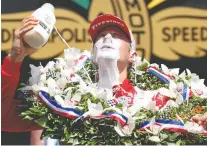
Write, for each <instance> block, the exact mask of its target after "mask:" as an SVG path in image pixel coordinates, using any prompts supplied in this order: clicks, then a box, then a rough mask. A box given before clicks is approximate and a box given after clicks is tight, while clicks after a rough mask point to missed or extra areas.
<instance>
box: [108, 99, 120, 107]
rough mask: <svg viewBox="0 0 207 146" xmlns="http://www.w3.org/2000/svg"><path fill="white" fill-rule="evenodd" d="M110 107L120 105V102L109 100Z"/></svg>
mask: <svg viewBox="0 0 207 146" xmlns="http://www.w3.org/2000/svg"><path fill="white" fill-rule="evenodd" d="M106 103H107V104H108V105H109V106H115V105H116V104H118V103H119V102H118V100H117V99H111V100H108V101H107V102H106Z"/></svg>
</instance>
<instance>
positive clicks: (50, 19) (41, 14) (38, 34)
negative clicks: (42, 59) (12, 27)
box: [23, 3, 56, 48]
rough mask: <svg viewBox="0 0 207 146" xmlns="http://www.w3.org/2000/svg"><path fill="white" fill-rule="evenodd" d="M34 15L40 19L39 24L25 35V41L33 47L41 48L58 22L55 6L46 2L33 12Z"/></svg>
mask: <svg viewBox="0 0 207 146" xmlns="http://www.w3.org/2000/svg"><path fill="white" fill-rule="evenodd" d="M32 16H34V17H35V18H36V19H38V20H39V24H38V25H36V26H35V27H34V28H33V29H32V30H30V31H28V32H27V33H26V34H25V35H24V36H23V39H24V41H25V42H26V43H27V44H28V45H29V46H31V47H32V48H41V47H42V46H43V45H44V44H45V43H46V42H47V41H48V39H49V36H50V34H51V32H52V30H53V27H54V25H55V22H56V18H55V15H54V6H53V5H52V4H49V3H45V4H44V5H42V7H40V8H39V9H37V10H36V11H34V12H33V14H32Z"/></svg>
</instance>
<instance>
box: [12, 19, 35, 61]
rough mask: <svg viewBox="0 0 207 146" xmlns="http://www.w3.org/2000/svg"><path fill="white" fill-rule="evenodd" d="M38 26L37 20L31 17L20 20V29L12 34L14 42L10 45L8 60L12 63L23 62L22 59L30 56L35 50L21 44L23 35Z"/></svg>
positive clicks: (23, 43)
mask: <svg viewBox="0 0 207 146" xmlns="http://www.w3.org/2000/svg"><path fill="white" fill-rule="evenodd" d="M37 24H38V20H37V19H35V18H34V17H33V16H28V17H26V18H24V19H23V20H22V24H21V26H20V28H18V29H17V30H16V31H15V33H14V41H13V43H12V48H11V52H10V54H9V55H8V57H9V59H10V60H12V61H14V62H21V61H23V59H24V57H25V56H27V55H30V54H32V53H33V52H35V51H36V50H37V49H35V48H31V47H30V46H28V45H26V44H25V42H23V39H22V38H23V35H24V34H25V33H27V32H28V31H30V30H31V29H33V28H34V27H35V26H36V25H37Z"/></svg>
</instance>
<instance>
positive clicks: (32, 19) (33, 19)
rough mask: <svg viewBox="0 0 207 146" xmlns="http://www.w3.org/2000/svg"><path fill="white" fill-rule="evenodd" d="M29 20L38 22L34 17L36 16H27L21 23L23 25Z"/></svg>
mask: <svg viewBox="0 0 207 146" xmlns="http://www.w3.org/2000/svg"><path fill="white" fill-rule="evenodd" d="M30 21H34V22H38V19H36V18H34V17H31V18H28V19H27V20H25V21H24V22H23V23H22V25H24V24H25V23H27V22H30Z"/></svg>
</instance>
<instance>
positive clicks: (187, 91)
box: [182, 84, 192, 101]
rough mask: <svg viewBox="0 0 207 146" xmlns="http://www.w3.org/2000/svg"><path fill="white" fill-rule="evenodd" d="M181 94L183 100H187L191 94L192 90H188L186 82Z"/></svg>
mask: <svg viewBox="0 0 207 146" xmlns="http://www.w3.org/2000/svg"><path fill="white" fill-rule="evenodd" d="M182 96H183V100H184V101H185V100H188V99H189V97H191V96H192V91H191V90H190V88H189V87H188V86H187V85H186V84H184V88H183V93H182Z"/></svg>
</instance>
